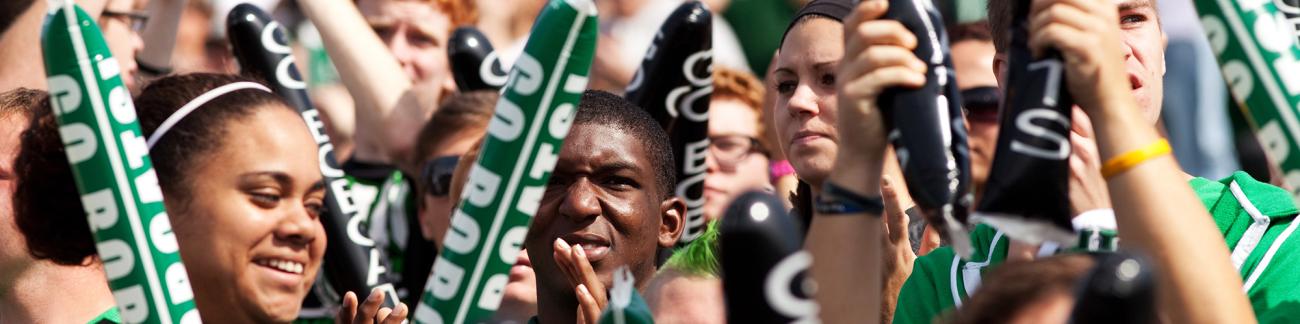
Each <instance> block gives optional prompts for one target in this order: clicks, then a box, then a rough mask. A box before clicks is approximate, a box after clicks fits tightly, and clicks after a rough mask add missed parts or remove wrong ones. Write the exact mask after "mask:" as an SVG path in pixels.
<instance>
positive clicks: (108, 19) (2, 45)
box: [0, 0, 176, 93]
mask: <svg viewBox="0 0 1300 324" xmlns="http://www.w3.org/2000/svg"><path fill="white" fill-rule="evenodd" d="M167 1H176V0H167ZM76 3H77V5H79V6H81V8H82V10H85V11H86V13H88V14H90V16H91V17H95V20H96V21H97V22H99V29H100V31H101V32H102V33H103V34H104V41H105V42H107V43H108V48H109V50H111V51H112V52H113V57H114V58H117V62H118V64H119V67H120V68H121V73H122V82H123V83H125V84H126V87H127V89H129V90H131V92H132V93H134V92H136V91H138V90H139V84H138V82H137V79H138V77H137V72H138V71H139V69H138V66H137V65H136V60H135V57H136V54H137V53H138V52H139V51H140V50H141V49H143V48H144V40H143V39H142V38H141V36H140V32H141V31H143V30H144V25H145V22H146V21H147V20H148V15H147V14H145V12H144V11H143V10H144V8H145V6H146V5H147V3H148V0H77V1H76ZM48 9H49V8H48V3H47V1H43V0H34V1H33V0H18V1H5V4H4V5H0V20H3V21H4V22H3V23H0V62H2V63H0V75H2V76H4V77H3V78H0V91H4V90H10V89H14V88H19V87H26V88H34V89H45V88H46V85H45V65H44V64H42V63H41V60H40V58H41V57H42V56H41V46H40V44H41V28H42V23H43V22H44V20H45V19H46V15H45V13H46V12H47V11H48Z"/></svg>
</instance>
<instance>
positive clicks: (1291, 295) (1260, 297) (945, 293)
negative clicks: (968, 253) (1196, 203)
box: [894, 171, 1300, 324]
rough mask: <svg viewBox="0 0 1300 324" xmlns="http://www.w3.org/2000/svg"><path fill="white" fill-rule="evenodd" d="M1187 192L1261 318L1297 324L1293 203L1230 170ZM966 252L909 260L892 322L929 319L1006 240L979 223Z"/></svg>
mask: <svg viewBox="0 0 1300 324" xmlns="http://www.w3.org/2000/svg"><path fill="white" fill-rule="evenodd" d="M1189 183H1190V185H1191V186H1192V190H1193V191H1195V192H1196V194H1197V196H1199V197H1200V198H1201V202H1202V203H1204V204H1205V206H1206V208H1207V209H1209V212H1210V215H1211V216H1212V217H1213V218H1214V223H1215V224H1216V225H1218V227H1219V231H1220V232H1221V234H1223V237H1224V240H1225V241H1226V243H1227V245H1228V248H1229V249H1230V250H1231V251H1232V261H1233V265H1234V266H1235V267H1236V268H1237V269H1238V270H1239V271H1240V273H1241V276H1242V281H1243V282H1244V283H1245V286H1244V287H1243V290H1244V291H1246V295H1247V297H1249V298H1250V302H1251V305H1252V306H1253V308H1254V309H1255V316H1256V317H1257V318H1258V319H1259V321H1260V322H1261V323H1290V322H1300V271H1296V270H1295V269H1296V267H1297V266H1300V252H1291V251H1292V250H1295V249H1300V243H1297V242H1296V241H1300V235H1295V236H1292V232H1294V231H1295V228H1296V226H1295V225H1296V224H1298V223H1297V222H1293V220H1294V219H1295V216H1296V207H1295V203H1294V202H1293V201H1292V199H1291V196H1290V194H1289V193H1288V192H1287V191H1286V190H1283V189H1281V188H1277V187H1274V186H1272V185H1269V184H1267V183H1262V182H1259V181H1255V180H1254V179H1252V178H1251V177H1250V176H1249V175H1247V174H1246V173H1245V172H1240V171H1239V172H1236V173H1234V174H1233V175H1232V176H1230V177H1227V178H1224V179H1223V180H1219V181H1217V182H1216V181H1212V180H1208V179H1204V178H1194V179H1192V180H1190V181H1189ZM971 243H972V245H973V247H974V251H975V252H974V254H972V257H971V259H970V260H962V259H961V258H958V257H957V256H956V255H955V254H954V253H953V250H952V249H951V248H948V247H942V248H939V249H935V250H934V251H933V252H930V254H927V255H925V256H922V257H919V258H917V259H916V262H915V264H914V265H913V268H912V274H911V276H909V277H908V278H907V282H906V283H904V284H903V288H902V290H901V292H900V293H899V295H898V306H897V308H896V309H895V312H894V323H903V324H913V323H932V322H933V321H934V320H935V319H936V318H937V317H938V316H939V315H941V314H943V313H944V312H947V311H948V310H950V309H952V308H954V307H961V303H962V301H963V300H965V299H966V298H967V296H969V295H970V293H973V292H974V291H975V290H976V289H977V288H978V287H979V285H980V278H981V277H982V275H983V274H984V273H985V272H987V271H989V270H991V269H992V268H995V267H996V266H997V265H998V264H1001V263H1002V261H1003V260H1004V259H1005V258H1006V255H1007V246H1008V245H1009V239H1008V238H1006V237H1004V235H1003V234H1002V232H1000V231H997V230H996V229H993V228H992V227H989V226H986V225H979V226H977V227H976V228H975V230H974V231H973V232H972V233H971Z"/></svg>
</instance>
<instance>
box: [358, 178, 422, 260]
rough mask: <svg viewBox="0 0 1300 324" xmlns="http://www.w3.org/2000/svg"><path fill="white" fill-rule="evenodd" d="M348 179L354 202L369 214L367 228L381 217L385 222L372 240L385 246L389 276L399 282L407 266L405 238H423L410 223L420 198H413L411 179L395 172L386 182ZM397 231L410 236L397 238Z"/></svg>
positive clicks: (375, 229) (371, 234)
mask: <svg viewBox="0 0 1300 324" xmlns="http://www.w3.org/2000/svg"><path fill="white" fill-rule="evenodd" d="M344 178H345V179H347V181H348V192H350V193H351V194H352V197H351V198H352V201H353V202H354V203H356V204H357V205H358V207H363V208H361V210H364V211H367V212H369V214H368V216H367V217H365V219H366V220H367V221H366V225H367V226H372V225H371V224H377V218H378V217H384V218H385V220H384V222H383V223H382V224H383V225H385V228H382V229H381V228H370V231H369V233H370V236H371V237H370V238H371V239H373V240H375V243H376V244H383V249H384V252H385V253H387V254H388V262H389V269H388V273H389V275H390V276H392V278H393V279H394V280H396V279H399V277H398V276H400V275H401V273H402V266H403V264H404V262H403V261H404V260H403V259H404V258H403V253H402V252H403V251H404V250H405V245H406V238H405V236H406V235H419V232H418V227H417V225H415V224H407V222H406V220H407V219H411V218H412V217H410V216H412V215H414V214H415V213H416V212H417V211H416V208H415V206H416V205H415V204H416V203H415V199H416V198H417V197H415V195H413V194H412V190H411V188H412V187H413V186H412V185H411V184H410V181H409V180H410V179H407V178H406V177H405V176H404V175H403V174H402V172H401V171H392V172H391V173H389V174H388V176H387V177H384V178H365V177H358V176H353V175H351V174H349V175H346V176H344ZM396 227H405V233H406V234H405V235H398V234H396V233H395V232H394V231H395V230H397V228H396ZM399 236H400V237H399Z"/></svg>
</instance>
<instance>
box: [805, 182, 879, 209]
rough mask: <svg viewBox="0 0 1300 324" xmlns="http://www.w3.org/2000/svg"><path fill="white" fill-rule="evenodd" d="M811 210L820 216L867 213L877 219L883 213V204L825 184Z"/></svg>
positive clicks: (875, 199) (827, 183)
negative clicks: (814, 210)
mask: <svg viewBox="0 0 1300 324" xmlns="http://www.w3.org/2000/svg"><path fill="white" fill-rule="evenodd" d="M813 208H814V209H816V210H817V213H818V214H821V215H844V214H858V213H867V214H871V215H876V216H877V217H879V216H881V215H882V214H883V213H884V211H885V202H884V201H883V200H881V199H880V197H875V198H870V197H863V196H862V195H859V194H857V193H854V192H852V191H849V190H848V189H844V188H840V187H839V186H836V185H834V184H831V183H830V182H826V184H825V185H823V186H822V193H821V195H818V197H817V200H816V201H815V202H814V206H813Z"/></svg>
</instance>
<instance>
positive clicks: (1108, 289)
mask: <svg viewBox="0 0 1300 324" xmlns="http://www.w3.org/2000/svg"><path fill="white" fill-rule="evenodd" d="M1092 256H1093V258H1094V259H1095V260H1097V265H1096V266H1095V267H1093V268H1092V271H1089V272H1088V274H1087V275H1086V276H1085V277H1084V278H1082V279H1080V280H1079V283H1078V287H1076V289H1075V296H1074V297H1075V300H1077V302H1075V303H1074V310H1072V311H1071V313H1070V323H1106V324H1138V323H1154V322H1157V320H1156V313H1155V309H1156V305H1155V304H1156V275H1157V271H1156V270H1155V268H1154V265H1153V264H1152V263H1151V262H1150V261H1148V260H1147V259H1146V258H1145V257H1142V256H1139V255H1132V254H1126V253H1098V254H1093V255H1092Z"/></svg>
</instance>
